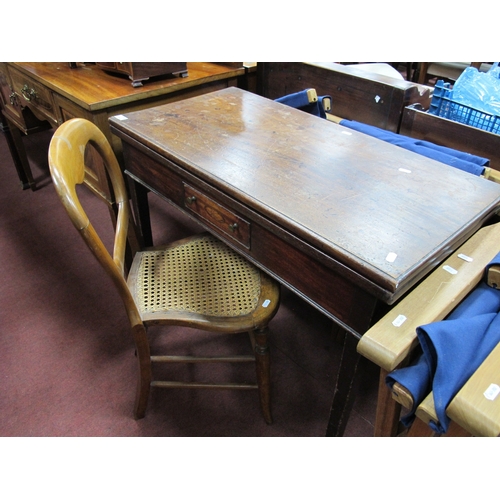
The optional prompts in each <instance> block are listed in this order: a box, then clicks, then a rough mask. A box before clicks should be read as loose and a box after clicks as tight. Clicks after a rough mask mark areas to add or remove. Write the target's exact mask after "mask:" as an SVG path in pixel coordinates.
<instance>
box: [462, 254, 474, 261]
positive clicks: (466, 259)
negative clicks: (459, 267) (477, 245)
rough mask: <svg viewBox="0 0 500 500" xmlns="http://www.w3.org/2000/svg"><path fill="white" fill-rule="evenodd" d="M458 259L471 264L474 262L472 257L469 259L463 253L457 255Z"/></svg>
mask: <svg viewBox="0 0 500 500" xmlns="http://www.w3.org/2000/svg"><path fill="white" fill-rule="evenodd" d="M458 258H459V259H462V260H465V261H466V262H472V261H473V260H474V259H473V258H472V257H469V256H468V255H465V254H463V253H459V254H458Z"/></svg>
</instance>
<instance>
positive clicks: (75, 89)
mask: <svg viewBox="0 0 500 500" xmlns="http://www.w3.org/2000/svg"><path fill="white" fill-rule="evenodd" d="M10 64H11V65H12V66H13V67H15V68H16V69H17V70H19V71H21V72H22V73H24V74H25V75H26V76H28V77H31V78H34V79H35V80H37V81H40V82H43V84H44V85H45V86H46V87H48V88H50V89H51V90H53V91H54V92H56V93H57V94H59V95H62V96H64V97H66V98H67V99H69V100H70V101H72V102H74V103H75V104H77V105H78V106H81V107H82V108H83V109H86V110H88V111H96V110H99V109H104V108H111V107H113V106H122V105H124V104H129V103H132V102H136V101H139V100H145V99H149V98H153V97H157V96H159V95H162V94H163V95H164V94H167V93H169V92H172V91H173V90H175V91H178V90H183V89H188V88H191V87H199V86H200V85H203V84H205V83H210V82H214V81H217V80H220V79H227V78H237V77H239V76H243V75H244V74H245V68H243V67H241V68H234V67H231V66H225V65H224V64H215V63H204V62H200V63H188V65H187V66H188V72H189V74H188V76H187V77H186V78H181V77H178V76H168V77H166V78H159V79H155V80H154V81H152V80H151V81H148V82H147V83H146V84H144V85H143V86H142V87H138V88H134V87H132V86H131V85H130V80H129V79H128V77H126V76H119V75H115V74H111V73H108V72H106V71H105V70H103V69H102V68H99V67H98V66H96V65H93V64H78V66H77V67H76V68H70V67H69V65H68V63H55V62H36V63H30V62H23V63H10Z"/></svg>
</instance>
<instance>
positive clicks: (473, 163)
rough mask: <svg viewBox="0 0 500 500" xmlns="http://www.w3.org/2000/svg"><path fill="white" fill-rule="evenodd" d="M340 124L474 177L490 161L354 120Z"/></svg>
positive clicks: (481, 172) (482, 170) (480, 172)
mask: <svg viewBox="0 0 500 500" xmlns="http://www.w3.org/2000/svg"><path fill="white" fill-rule="evenodd" d="M340 124H341V125H343V126H344V127H348V128H350V129H352V130H357V131H358V132H362V133H363V134H367V135H371V136H372V137H376V138H377V139H380V140H382V141H385V142H389V143H390V144H394V145H395V146H399V147H401V148H404V149H407V150H409V151H413V152H414V153H418V154H420V155H422V156H426V157H427V158H432V159H433V160H437V161H439V162H441V163H445V164H446V165H449V166H451V167H455V168H458V169H460V170H464V171H465V172H469V173H471V174H474V175H477V176H479V175H482V174H483V173H484V167H485V166H488V164H489V160H488V159H487V158H481V157H480V156H475V155H472V154H469V153H464V152H462V151H457V150H455V149H451V148H447V147H445V146H438V145H437V144H433V143H432V142H429V141H422V140H420V139H413V138H411V137H407V136H405V135H400V134H396V133H394V132H390V131H389V130H383V129H380V128H378V127H374V126H372V125H366V124H364V123H360V122H356V121H352V120H341V121H340Z"/></svg>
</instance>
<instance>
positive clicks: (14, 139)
mask: <svg viewBox="0 0 500 500" xmlns="http://www.w3.org/2000/svg"><path fill="white" fill-rule="evenodd" d="M5 122H6V124H5V125H6V126H5V127H4V133H5V138H6V139H7V145H8V146H9V150H10V154H11V156H12V161H13V162H14V166H15V167H16V170H17V175H18V176H19V180H20V181H21V186H22V188H23V189H31V190H32V191H34V190H35V189H36V183H35V181H34V179H33V174H32V173H31V166H30V163H29V160H28V156H27V155H26V149H25V148H24V144H23V140H22V136H21V132H20V130H19V129H18V128H17V127H13V126H11V125H10V124H9V123H8V121H7V120H5Z"/></svg>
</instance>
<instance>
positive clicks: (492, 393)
mask: <svg viewBox="0 0 500 500" xmlns="http://www.w3.org/2000/svg"><path fill="white" fill-rule="evenodd" d="M498 394H500V387H499V386H498V385H497V384H490V386H489V387H488V389H486V390H485V391H484V397H485V398H486V399H489V400H490V401H493V400H494V399H495V398H496V397H497V396H498Z"/></svg>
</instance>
